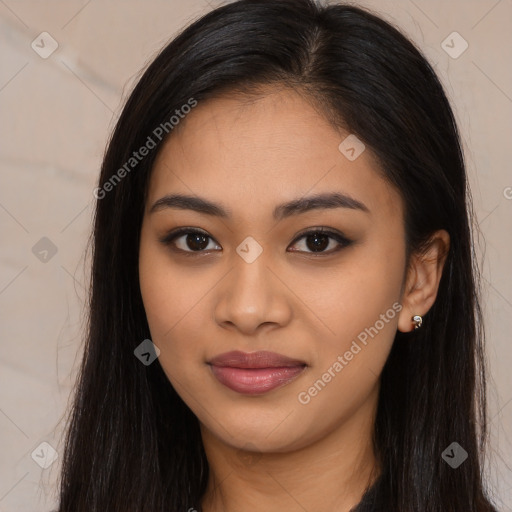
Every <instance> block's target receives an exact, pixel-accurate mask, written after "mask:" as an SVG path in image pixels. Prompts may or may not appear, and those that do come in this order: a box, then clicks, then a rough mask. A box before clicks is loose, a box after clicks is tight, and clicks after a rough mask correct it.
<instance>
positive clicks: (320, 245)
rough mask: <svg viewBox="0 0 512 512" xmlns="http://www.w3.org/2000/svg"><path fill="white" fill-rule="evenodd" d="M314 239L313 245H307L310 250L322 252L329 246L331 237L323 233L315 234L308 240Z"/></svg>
mask: <svg viewBox="0 0 512 512" xmlns="http://www.w3.org/2000/svg"><path fill="white" fill-rule="evenodd" d="M311 239H314V240H315V242H314V243H312V244H309V243H307V246H308V249H310V250H313V251H319V250H320V251H321V250H323V249H325V248H326V247H327V246H328V245H329V237H328V236H327V235H323V234H321V233H315V234H314V235H309V236H308V237H307V240H311Z"/></svg>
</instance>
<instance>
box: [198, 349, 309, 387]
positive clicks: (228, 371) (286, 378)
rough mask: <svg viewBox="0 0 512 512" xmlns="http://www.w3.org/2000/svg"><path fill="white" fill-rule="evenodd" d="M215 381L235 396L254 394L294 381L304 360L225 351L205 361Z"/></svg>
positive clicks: (259, 353) (268, 353)
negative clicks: (235, 393) (236, 393)
mask: <svg viewBox="0 0 512 512" xmlns="http://www.w3.org/2000/svg"><path fill="white" fill-rule="evenodd" d="M208 364H209V365H210V368H211V370H212V373H213V375H214V376H215V377H216V378H217V380H218V381H219V382H220V383H221V384H223V385H224V386H226V387H228V388H229V389H231V390H233V391H236V392H238V393H243V394H248V395H256V394H262V393H266V392H269V391H271V390H273V389H277V388H280V387H282V386H285V385H286V384H289V383H290V382H291V381H293V380H295V379H296V378H297V377H298V376H299V375H300V374H302V372H303V371H304V370H305V368H306V367H307V364H306V363H305V362H304V361H301V360H298V359H292V358H289V357H286V356H283V355H281V354H277V353H275V352H267V351H260V352H240V351H234V352H226V353H224V354H220V355H218V356H216V357H214V358H213V359H211V360H210V361H208Z"/></svg>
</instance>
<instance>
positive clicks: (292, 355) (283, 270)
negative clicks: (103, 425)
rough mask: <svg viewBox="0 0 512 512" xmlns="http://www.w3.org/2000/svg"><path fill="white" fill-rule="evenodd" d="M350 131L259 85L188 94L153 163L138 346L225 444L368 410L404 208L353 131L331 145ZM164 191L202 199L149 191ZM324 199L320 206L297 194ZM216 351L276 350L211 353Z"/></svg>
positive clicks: (309, 438)
mask: <svg viewBox="0 0 512 512" xmlns="http://www.w3.org/2000/svg"><path fill="white" fill-rule="evenodd" d="M349 135H350V134H349V133H344V134H342V133H339V132H337V131H336V130H334V129H333V128H332V127H331V126H330V125H329V124H328V123H327V122H326V121H325V120H324V119H323V117H321V116H320V114H319V113H318V112H317V111H316V110H315V109H314V108H313V107H312V106H311V105H310V104H309V103H307V102H306V101H305V100H304V99H303V98H302V97H300V96H299V95H297V94H296V93H294V92H291V91H288V90H279V91H278V90H274V91H272V92H269V93H268V95H265V96H262V97H261V99H259V100H258V101H255V102H253V103H251V104H246V105H242V103H241V102H240V101H239V100H237V99H235V98H234V97H232V98H231V99H228V98H223V99H215V100H210V101H208V102H204V103H199V104H198V106H197V107H196V108H194V109H193V110H192V112H191V113H190V114H188V116H187V117H186V118H185V119H184V120H182V121H181V124H180V125H179V126H178V128H176V129H175V131H174V133H172V136H171V137H170V138H169V139H168V141H167V142H166V144H165V145H164V147H163V148H162V150H161V152H160V154H159V156H158V158H157V161H156V163H155V166H154V169H153V172H152V176H151V180H150V184H149V192H148V199H147V204H146V209H145V215H144V220H143V224H142V234H141V243H140V262H139V266H140V287H141V292H142V297H143V301H144V306H145V310H146V314H147V319H148V323H149V327H150V331H151V336H152V341H153V342H154V343H155V345H156V346H157V347H158V348H159V349H160V356H159V362H160V364H161V366H162V368H163V369H164V371H165V373H166V375H167V376H168V378H169V380H170V382H171V383H172V385H173V387H174V388H175V389H176V391H177V392H178V393H179V395H180V396H181V397H182V399H183V400H184V401H185V402H186V403H187V405H188V406H189V407H190V409H191V410H192V411H193V412H194V413H195V415H196V416H197V417H198V419H199V421H200V422H201V424H202V428H203V429H207V431H209V432H210V433H212V434H213V435H214V436H215V437H216V438H217V439H220V440H221V441H222V442H224V443H226V444H228V445H230V446H232V447H234V448H242V447H244V446H246V445H247V443H248V442H250V444H251V445H252V446H255V447H257V449H258V450H259V451H261V452H270V451H274V452H285V451H291V450H295V449H299V448H301V447H304V446H307V445H309V444H311V443H313V442H315V441H318V440H319V439H322V438H324V437H325V436H327V435H329V434H330V433H332V432H334V431H337V430H339V429H341V428H343V425H345V424H348V423H350V421H351V419H353V418H355V417H360V418H366V419H368V418H371V417H372V415H373V414H374V411H375V406H376V403H377V393H378V379H379V375H380V373H381V371H382V367H383V365H384V363H385V361H386V358H387V356H388V353H389V351H390V349H391V345H392V342H393V339H394V336H395V332H396V330H397V323H398V316H399V315H398V311H399V310H400V308H401V306H400V304H399V302H400V299H401V291H402V284H403V279H404V273H405V263H406V261H405V239H404V223H403V204H402V200H401V198H400V195H399V194H398V192H397V191H396V190H395V189H394V188H392V187H391V186H390V185H389V184H387V183H386V182H385V181H384V180H383V179H382V178H381V177H380V176H379V174H378V172H377V168H376V163H375V161H374V160H373V158H372V155H371V154H370V151H369V150H368V149H366V150H363V151H362V153H360V151H361V150H362V149H363V146H361V145H360V142H358V141H357V140H354V139H353V136H352V137H351V138H350V139H348V140H347V141H345V142H344V143H343V144H342V145H341V148H340V144H341V143H342V142H343V141H344V139H345V138H346V137H347V136H349ZM351 148H353V150H352V149H351ZM358 153H360V154H359V156H358ZM176 194H180V195H183V196H189V197H190V198H191V199H193V200H194V201H195V203H194V204H196V206H197V205H198V204H199V200H201V201H205V202H206V201H207V202H208V203H214V204H215V205H216V207H215V208H212V207H211V206H210V207H208V208H202V211H198V210H199V208H194V207H193V206H192V203H191V201H184V200H182V201H181V202H178V201H176V200H175V201H172V200H171V199H170V198H169V197H168V198H167V199H166V200H162V198H165V197H166V196H172V195H176ZM331 194H337V196H336V197H337V199H338V200H336V197H334V198H331V199H330V202H329V203H328V205H330V206H331V207H326V205H325V204H324V205H323V206H322V204H320V203H321V202H316V203H315V201H314V200H311V201H308V199H309V198H315V197H316V196H327V195H331ZM160 200H162V201H160ZM157 201H159V203H158V205H156V206H154V205H155V203H156V202H157ZM295 203H296V204H295ZM282 205H288V206H282ZM221 212H222V214H221ZM178 228H184V229H185V228H186V229H187V230H189V231H190V230H192V228H193V229H194V230H198V231H200V232H201V234H199V235H197V234H194V233H192V234H187V233H185V234H184V233H181V234H178V235H177V236H176V237H174V238H173V237H172V236H169V234H170V233H171V231H176V230H177V229H178ZM320 228H321V229H322V230H324V231H325V232H328V233H323V234H322V233H318V230H319V229H320ZM315 231H316V232H317V234H315ZM306 232H312V233H310V234H309V235H308V234H306V236H303V235H304V233H306ZM166 238H167V242H165V239H166ZM231 351H240V352H243V353H255V352H260V351H269V352H274V353H277V355H278V356H276V358H275V359H272V358H267V357H266V356H265V355H263V356H262V357H260V358H258V357H255V358H253V359H251V358H250V357H249V358H248V359H247V360H245V366H246V367H245V368H243V366H244V364H243V362H240V361H241V360H240V359H238V360H237V359H236V358H235V359H233V358H230V357H227V358H224V360H221V361H217V363H218V364H217V365H216V364H212V361H213V359H214V358H216V357H217V356H219V355H221V354H225V353H227V352H231ZM242 355H243V354H242ZM279 355H280V356H285V357H286V358H289V360H287V361H286V362H283V361H282V360H279ZM221 359H222V358H221ZM242 360H243V358H242ZM222 365H227V366H222ZM365 421H366V420H365Z"/></svg>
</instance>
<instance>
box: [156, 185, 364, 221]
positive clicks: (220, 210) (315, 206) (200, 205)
mask: <svg viewBox="0 0 512 512" xmlns="http://www.w3.org/2000/svg"><path fill="white" fill-rule="evenodd" d="M166 208H177V209H181V210H193V211H195V212H199V213H203V214H205V215H212V216H216V217H222V218H225V219H231V218H232V216H233V214H232V212H231V210H229V209H228V208H225V207H224V206H222V205H221V204H218V203H214V202H213V201H210V200H208V199H205V198H202V197H198V196H189V195H184V194H170V195H165V196H164V197H161V198H160V199H158V200H157V201H155V203H154V204H153V206H151V208H150V210H149V213H154V212H157V211H161V210H164V209H166ZM332 208H348V209H351V210H361V211H363V212H366V213H370V210H369V209H368V207H367V206H365V205H364V204H363V203H362V202H361V201H358V200H357V199H354V198H353V197H350V196H349V195H346V194H342V193H339V192H333V193H323V194H317V195H313V196H309V197H301V198H299V199H293V200H292V201H289V202H286V203H282V204H280V205H277V206H276V207H275V208H274V211H273V218H274V219H275V220H282V219H284V218H287V217H290V216H292V215H297V214H301V213H305V212H308V211H311V210H319V209H332Z"/></svg>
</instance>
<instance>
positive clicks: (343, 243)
mask: <svg viewBox="0 0 512 512" xmlns="http://www.w3.org/2000/svg"><path fill="white" fill-rule="evenodd" d="M316 233H321V234H323V235H327V236H328V237H329V238H331V239H333V240H335V241H336V242H337V243H338V244H339V245H338V247H337V248H335V249H331V250H329V251H324V252H318V253H315V252H313V251H311V252H308V251H297V250H294V251H291V252H295V253H299V254H307V255H312V256H314V257H320V256H324V255H325V256H327V255H331V254H334V253H336V252H338V251H339V250H341V249H343V248H345V247H348V246H349V245H351V244H352V243H353V240H351V239H349V238H348V237H346V236H345V235H344V234H343V233H342V232H340V231H338V230H333V229H331V228H326V227H322V226H320V227H312V228H307V229H305V230H304V231H302V232H300V233H299V234H297V235H296V236H295V238H294V239H293V241H292V242H291V244H290V245H295V244H296V243H297V242H298V241H299V240H301V239H302V238H305V237H306V236H308V235H313V234H316ZM187 234H201V235H204V236H205V237H207V238H209V239H210V240H212V241H213V242H215V243H216V244H217V245H220V244H219V243H218V242H217V240H215V238H213V237H212V236H211V235H210V234H209V233H208V232H207V231H205V230H203V229H200V228H195V227H187V226H184V227H180V228H176V229H174V230H172V231H170V232H169V233H167V234H165V235H164V236H163V237H161V238H159V241H160V243H162V244H163V245H166V246H171V245H173V244H172V242H173V241H174V240H175V239H176V238H179V237H180V236H183V235H187ZM172 250H173V251H175V252H178V253H180V254H183V255H185V256H200V255H206V254H209V253H210V251H211V249H210V250H202V251H184V250H183V249H178V248H177V247H172Z"/></svg>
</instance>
